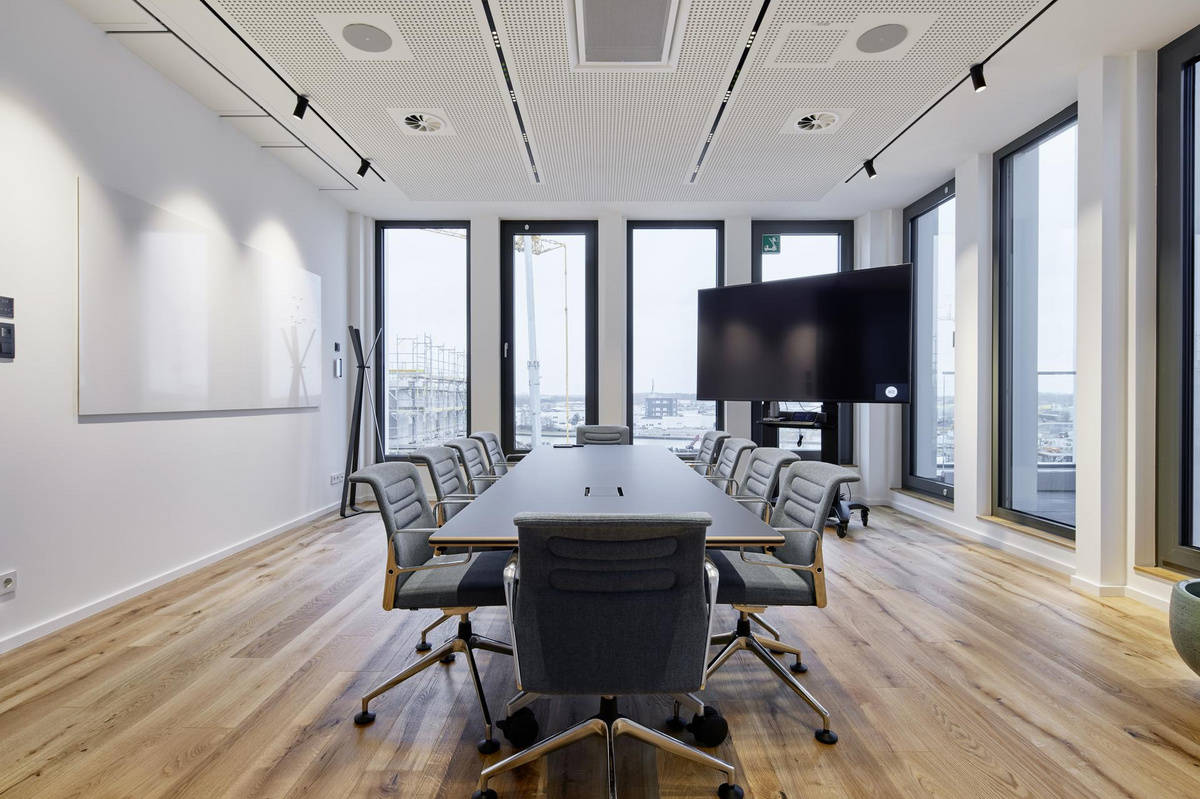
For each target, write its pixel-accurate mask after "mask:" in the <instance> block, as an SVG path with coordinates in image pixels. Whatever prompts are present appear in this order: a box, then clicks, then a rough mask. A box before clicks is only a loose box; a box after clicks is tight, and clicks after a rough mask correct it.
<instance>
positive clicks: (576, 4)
mask: <svg viewBox="0 0 1200 799" xmlns="http://www.w3.org/2000/svg"><path fill="white" fill-rule="evenodd" d="M564 3H565V5H566V18H567V47H568V49H569V50H570V55H571V67H572V69H582V70H606V71H618V72H619V71H641V70H672V69H675V64H676V63H677V62H678V61H679V46H680V42H681V41H682V39H683V30H684V27H685V26H686V24H687V11H688V6H689V5H690V3H691V0H564Z"/></svg>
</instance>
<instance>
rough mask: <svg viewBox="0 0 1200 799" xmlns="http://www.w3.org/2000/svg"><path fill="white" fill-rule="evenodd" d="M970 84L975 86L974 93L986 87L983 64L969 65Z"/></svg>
mask: <svg viewBox="0 0 1200 799" xmlns="http://www.w3.org/2000/svg"><path fill="white" fill-rule="evenodd" d="M971 85H972V86H974V87H975V93H976V94H978V93H979V92H981V91H983V90H984V89H986V88H987V81H986V80H984V78H983V64H972V65H971Z"/></svg>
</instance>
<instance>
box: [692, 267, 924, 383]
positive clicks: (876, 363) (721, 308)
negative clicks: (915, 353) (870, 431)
mask: <svg viewBox="0 0 1200 799" xmlns="http://www.w3.org/2000/svg"><path fill="white" fill-rule="evenodd" d="M699 294H700V298H699V328H700V329H699V346H698V352H697V361H698V362H697V378H696V395H697V397H698V398H699V399H702V400H748V401H751V402H753V401H758V400H763V401H809V402H885V403H902V402H908V400H909V384H910V382H911V381H912V352H911V349H912V347H911V341H912V327H911V326H912V265H911V264H902V265H899V266H883V267H879V268H877V269H860V270H856V271H852V272H838V273H836V274H832V275H820V276H817V277H802V278H795V279H793V280H772V281H769V282H766V283H750V284H745V285H739V286H728V287H725V288H715V289H704V290H702V291H700V292H699Z"/></svg>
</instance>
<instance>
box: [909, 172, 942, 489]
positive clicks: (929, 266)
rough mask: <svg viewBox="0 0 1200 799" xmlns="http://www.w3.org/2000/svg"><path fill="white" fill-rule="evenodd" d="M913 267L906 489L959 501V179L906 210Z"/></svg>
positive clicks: (939, 188) (937, 189)
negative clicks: (956, 300)
mask: <svg viewBox="0 0 1200 799" xmlns="http://www.w3.org/2000/svg"><path fill="white" fill-rule="evenodd" d="M904 253H905V254H904V258H905V260H907V261H910V262H911V263H912V265H913V349H912V351H913V386H912V394H911V398H910V403H909V405H908V408H907V413H906V416H905V417H904V450H903V452H904V475H903V483H904V487H905V488H908V489H911V490H914V491H920V492H922V493H925V494H931V495H933V496H937V497H942V498H945V499H950V500H953V499H954V269H955V250H954V181H953V180H952V181H950V182H949V183H946V184H945V185H943V186H939V187H938V188H936V189H934V190H933V191H932V192H930V193H929V194H927V195H926V196H924V197H922V198H921V199H920V200H917V201H916V202H915V203H913V204H912V205H910V206H909V207H908V208H906V209H905V210H904Z"/></svg>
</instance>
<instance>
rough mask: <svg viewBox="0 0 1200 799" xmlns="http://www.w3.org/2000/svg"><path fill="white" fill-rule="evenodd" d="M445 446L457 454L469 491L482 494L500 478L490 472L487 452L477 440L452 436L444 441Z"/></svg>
mask: <svg viewBox="0 0 1200 799" xmlns="http://www.w3.org/2000/svg"><path fill="white" fill-rule="evenodd" d="M446 446H447V447H449V448H450V449H452V450H454V451H455V452H456V453H457V454H458V460H459V461H460V462H461V463H462V465H463V469H464V470H465V471H466V474H467V486H468V487H469V488H470V489H471V493H473V494H476V495H479V494H482V493H483V492H484V491H486V490H487V489H489V488H491V486H492V483H494V482H496V481H497V480H499V479H500V476H499V475H495V474H492V473H491V472H492V467H491V465H490V464H489V463H488V457H487V452H486V451H485V450H484V448H483V444H481V443H480V442H479V441H477V440H475V439H473V438H452V439H450V440H449V441H447V442H446Z"/></svg>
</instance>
